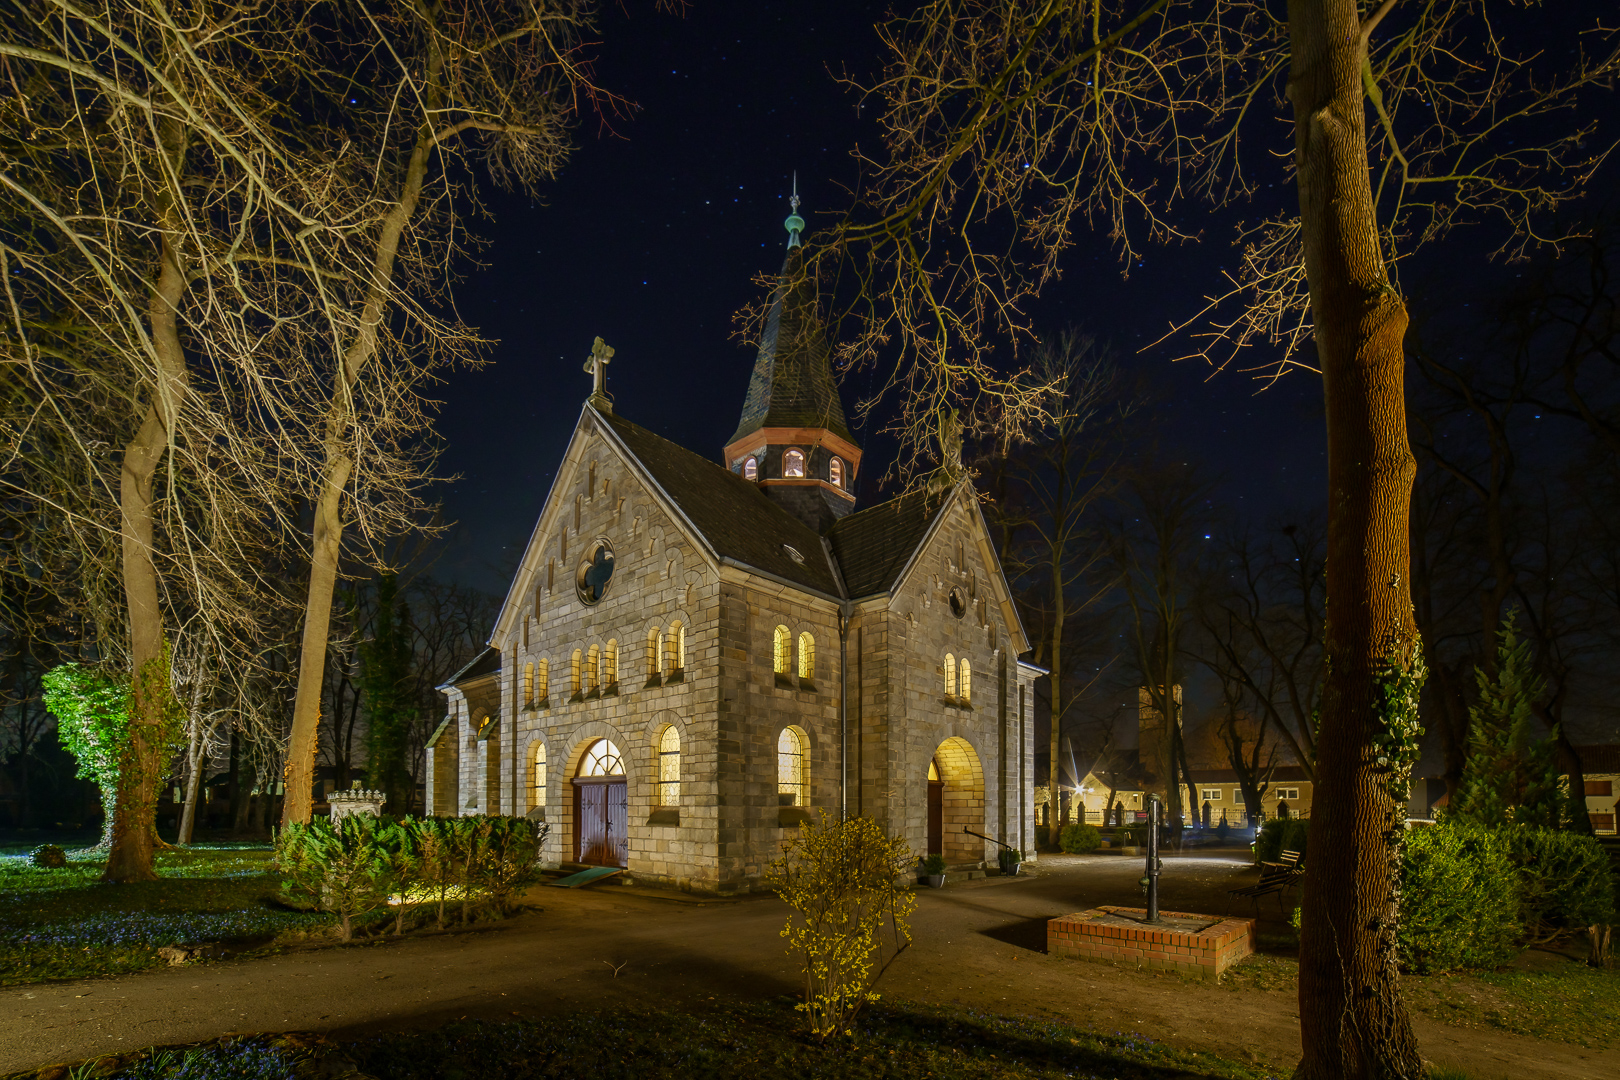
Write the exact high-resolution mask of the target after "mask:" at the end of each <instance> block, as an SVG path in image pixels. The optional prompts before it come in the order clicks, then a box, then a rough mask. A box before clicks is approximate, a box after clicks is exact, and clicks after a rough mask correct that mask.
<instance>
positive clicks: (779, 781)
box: [776, 727, 810, 806]
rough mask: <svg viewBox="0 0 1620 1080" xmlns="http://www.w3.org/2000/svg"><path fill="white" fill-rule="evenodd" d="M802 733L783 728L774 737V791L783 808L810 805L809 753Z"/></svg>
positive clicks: (794, 729) (796, 729)
mask: <svg viewBox="0 0 1620 1080" xmlns="http://www.w3.org/2000/svg"><path fill="white" fill-rule="evenodd" d="M805 741H806V740H805V737H804V733H803V732H801V731H800V730H799V729H798V728H791V727H788V728H783V729H782V734H780V735H778V736H777V737H776V791H777V794H778V795H785V796H788V797H787V798H784V799H782V805H783V806H809V805H810V753H809V747H807V746H806V745H805Z"/></svg>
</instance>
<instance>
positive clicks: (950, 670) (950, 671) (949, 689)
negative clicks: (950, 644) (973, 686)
mask: <svg viewBox="0 0 1620 1080" xmlns="http://www.w3.org/2000/svg"><path fill="white" fill-rule="evenodd" d="M945 696H946V697H955V696H956V657H954V656H952V655H951V654H950V653H946V654H945Z"/></svg>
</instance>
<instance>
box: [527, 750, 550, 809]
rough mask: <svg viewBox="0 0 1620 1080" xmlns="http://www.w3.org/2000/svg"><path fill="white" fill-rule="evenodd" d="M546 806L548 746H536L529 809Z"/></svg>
mask: <svg viewBox="0 0 1620 1080" xmlns="http://www.w3.org/2000/svg"><path fill="white" fill-rule="evenodd" d="M544 805H546V744H545V743H540V742H537V743H535V744H534V768H533V772H532V774H531V778H530V789H529V809H531V810H532V809H534V808H535V807H537V806H544Z"/></svg>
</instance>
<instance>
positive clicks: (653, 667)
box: [647, 626, 658, 679]
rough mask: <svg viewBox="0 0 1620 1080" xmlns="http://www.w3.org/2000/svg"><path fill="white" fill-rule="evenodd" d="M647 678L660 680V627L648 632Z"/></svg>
mask: <svg viewBox="0 0 1620 1080" xmlns="http://www.w3.org/2000/svg"><path fill="white" fill-rule="evenodd" d="M647 678H649V679H656V678H658V627H656V626H654V627H652V628H651V629H650V630H648V631H647Z"/></svg>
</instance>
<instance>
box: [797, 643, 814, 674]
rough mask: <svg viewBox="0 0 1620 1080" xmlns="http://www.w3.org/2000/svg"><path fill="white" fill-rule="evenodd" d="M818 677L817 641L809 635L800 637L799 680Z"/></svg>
mask: <svg viewBox="0 0 1620 1080" xmlns="http://www.w3.org/2000/svg"><path fill="white" fill-rule="evenodd" d="M815 677H816V639H815V638H813V637H811V636H810V635H809V634H800V635H799V678H801V679H813V678H815Z"/></svg>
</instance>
